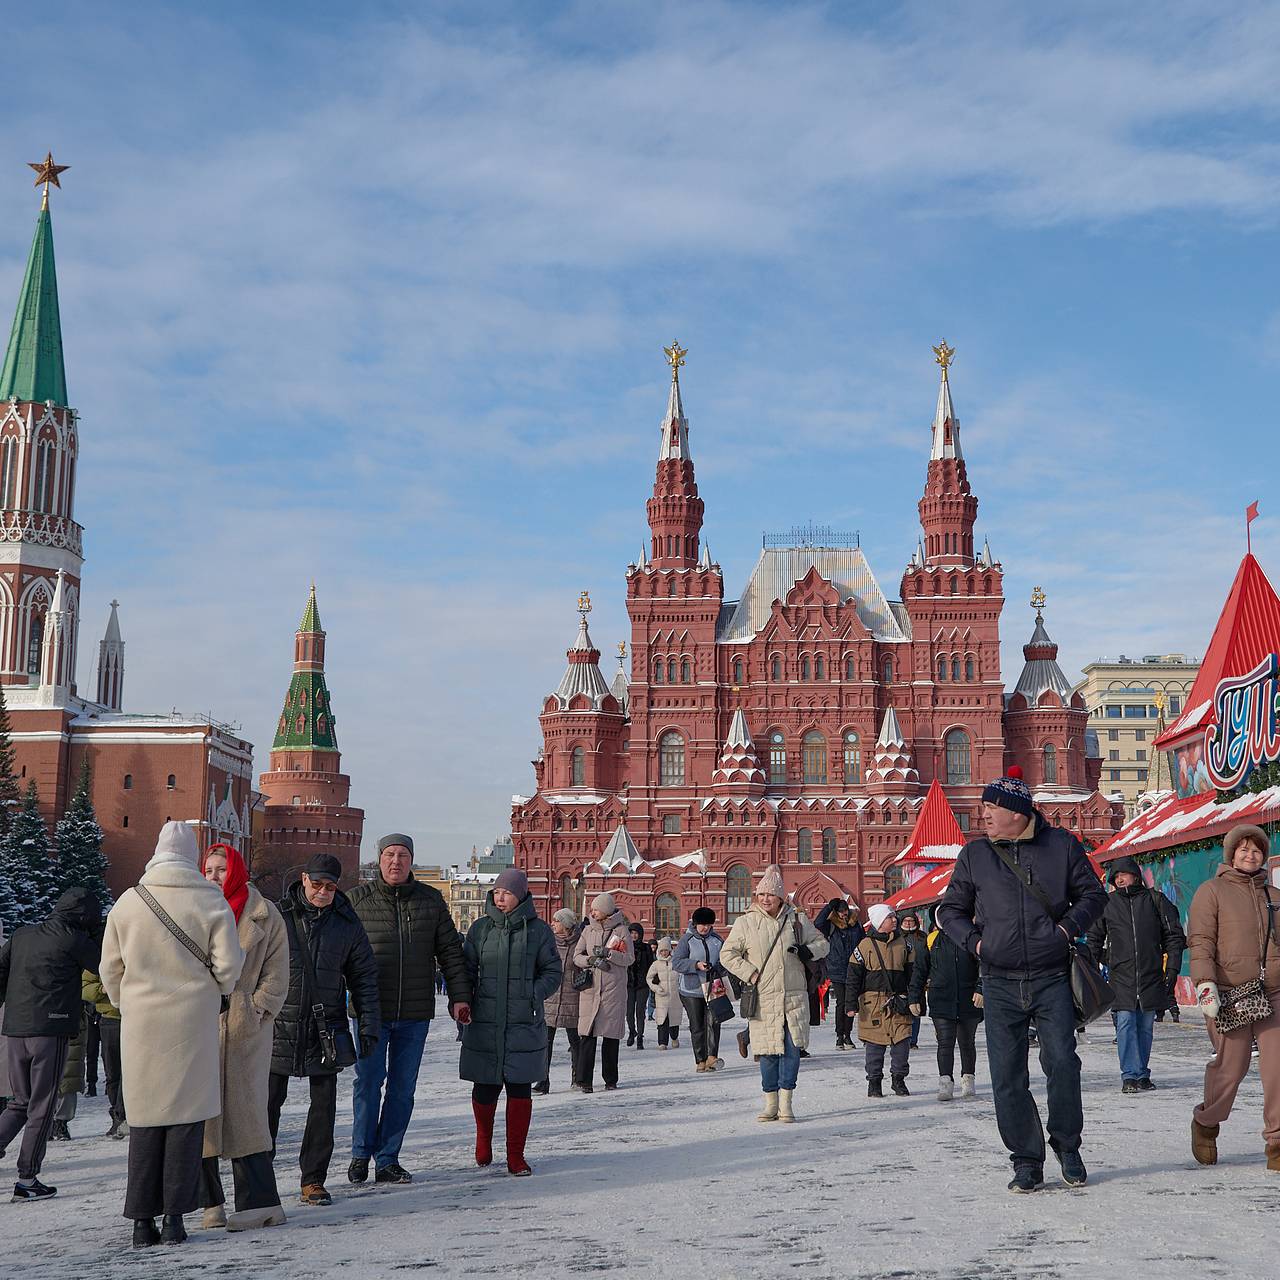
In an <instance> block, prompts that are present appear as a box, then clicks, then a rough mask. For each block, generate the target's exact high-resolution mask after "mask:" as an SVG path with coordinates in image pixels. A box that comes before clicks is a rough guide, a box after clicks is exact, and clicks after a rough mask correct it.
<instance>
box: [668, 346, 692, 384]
mask: <svg viewBox="0 0 1280 1280" xmlns="http://www.w3.org/2000/svg"><path fill="white" fill-rule="evenodd" d="M662 350H663V351H664V352H665V353H666V357H667V363H668V364H669V365H670V366H671V381H672V382H679V381H680V366H681V365H682V364H684V358H685V356H687V355H688V354H689V349H688V348H687V347H682V346H681V345H680V344H679V343H678V342H672V344H671V345H670V346H669V347H663V348H662Z"/></svg>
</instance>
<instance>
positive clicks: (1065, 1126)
mask: <svg viewBox="0 0 1280 1280" xmlns="http://www.w3.org/2000/svg"><path fill="white" fill-rule="evenodd" d="M982 996H983V1013H984V1015H985V1021H986V1024H987V1060H988V1064H989V1066H990V1068H991V1093H992V1096H993V1098H994V1100H995V1104H996V1124H997V1126H998V1127H999V1129H1000V1137H1001V1140H1002V1141H1003V1142H1004V1145H1005V1146H1006V1147H1007V1148H1008V1149H1009V1158H1010V1160H1012V1162H1013V1165H1014V1168H1017V1167H1019V1166H1020V1165H1036V1166H1041V1165H1043V1164H1044V1130H1043V1129H1042V1128H1041V1126H1040V1112H1039V1110H1038V1109H1037V1108H1036V1101H1035V1099H1034V1098H1033V1097H1032V1096H1031V1077H1030V1075H1029V1073H1028V1068H1027V1056H1028V1052H1029V1048H1030V1046H1029V1045H1028V1043H1027V1035H1028V1032H1029V1029H1030V1026H1031V1020H1032V1019H1033V1018H1034V1019H1035V1025H1036V1031H1037V1033H1038V1039H1039V1045H1040V1066H1041V1068H1042V1069H1043V1070H1044V1074H1045V1079H1046V1081H1047V1083H1048V1086H1049V1142H1050V1143H1051V1144H1052V1146H1053V1147H1054V1148H1055V1149H1056V1150H1058V1151H1078V1150H1079V1149H1080V1134H1081V1132H1082V1131H1083V1129H1084V1108H1083V1105H1082V1104H1081V1101H1080V1059H1079V1058H1078V1057H1077V1056H1076V1011H1075V1005H1074V1004H1073V1003H1072V1001H1071V982H1070V979H1069V978H1068V976H1067V975H1066V974H1065V973H1062V974H1052V975H1050V976H1049V977H1044V978H1026V979H1018V978H997V977H993V976H991V975H989V974H984V975H983V978H982Z"/></svg>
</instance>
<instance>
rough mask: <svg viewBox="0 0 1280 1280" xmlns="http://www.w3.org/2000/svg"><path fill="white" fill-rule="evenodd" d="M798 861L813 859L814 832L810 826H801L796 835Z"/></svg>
mask: <svg viewBox="0 0 1280 1280" xmlns="http://www.w3.org/2000/svg"><path fill="white" fill-rule="evenodd" d="M796 861H797V862H812V861H813V832H812V831H810V830H809V828H808V827H801V828H800V830H799V832H798V833H797V835H796Z"/></svg>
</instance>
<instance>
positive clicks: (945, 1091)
mask: <svg viewBox="0 0 1280 1280" xmlns="http://www.w3.org/2000/svg"><path fill="white" fill-rule="evenodd" d="M955 1096H956V1086H955V1081H954V1080H952V1079H951V1077H950V1076H943V1077H942V1079H941V1080H939V1081H938V1101H939V1102H950V1101H951V1099H952V1098H954V1097H955Z"/></svg>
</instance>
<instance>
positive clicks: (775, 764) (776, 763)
mask: <svg viewBox="0 0 1280 1280" xmlns="http://www.w3.org/2000/svg"><path fill="white" fill-rule="evenodd" d="M786 784H787V744H786V740H785V739H784V738H783V736H782V734H781V733H780V732H779V731H778V730H777V729H775V730H774V731H773V732H772V733H771V734H770V735H769V785H770V786H774V787H784V786H786Z"/></svg>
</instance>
